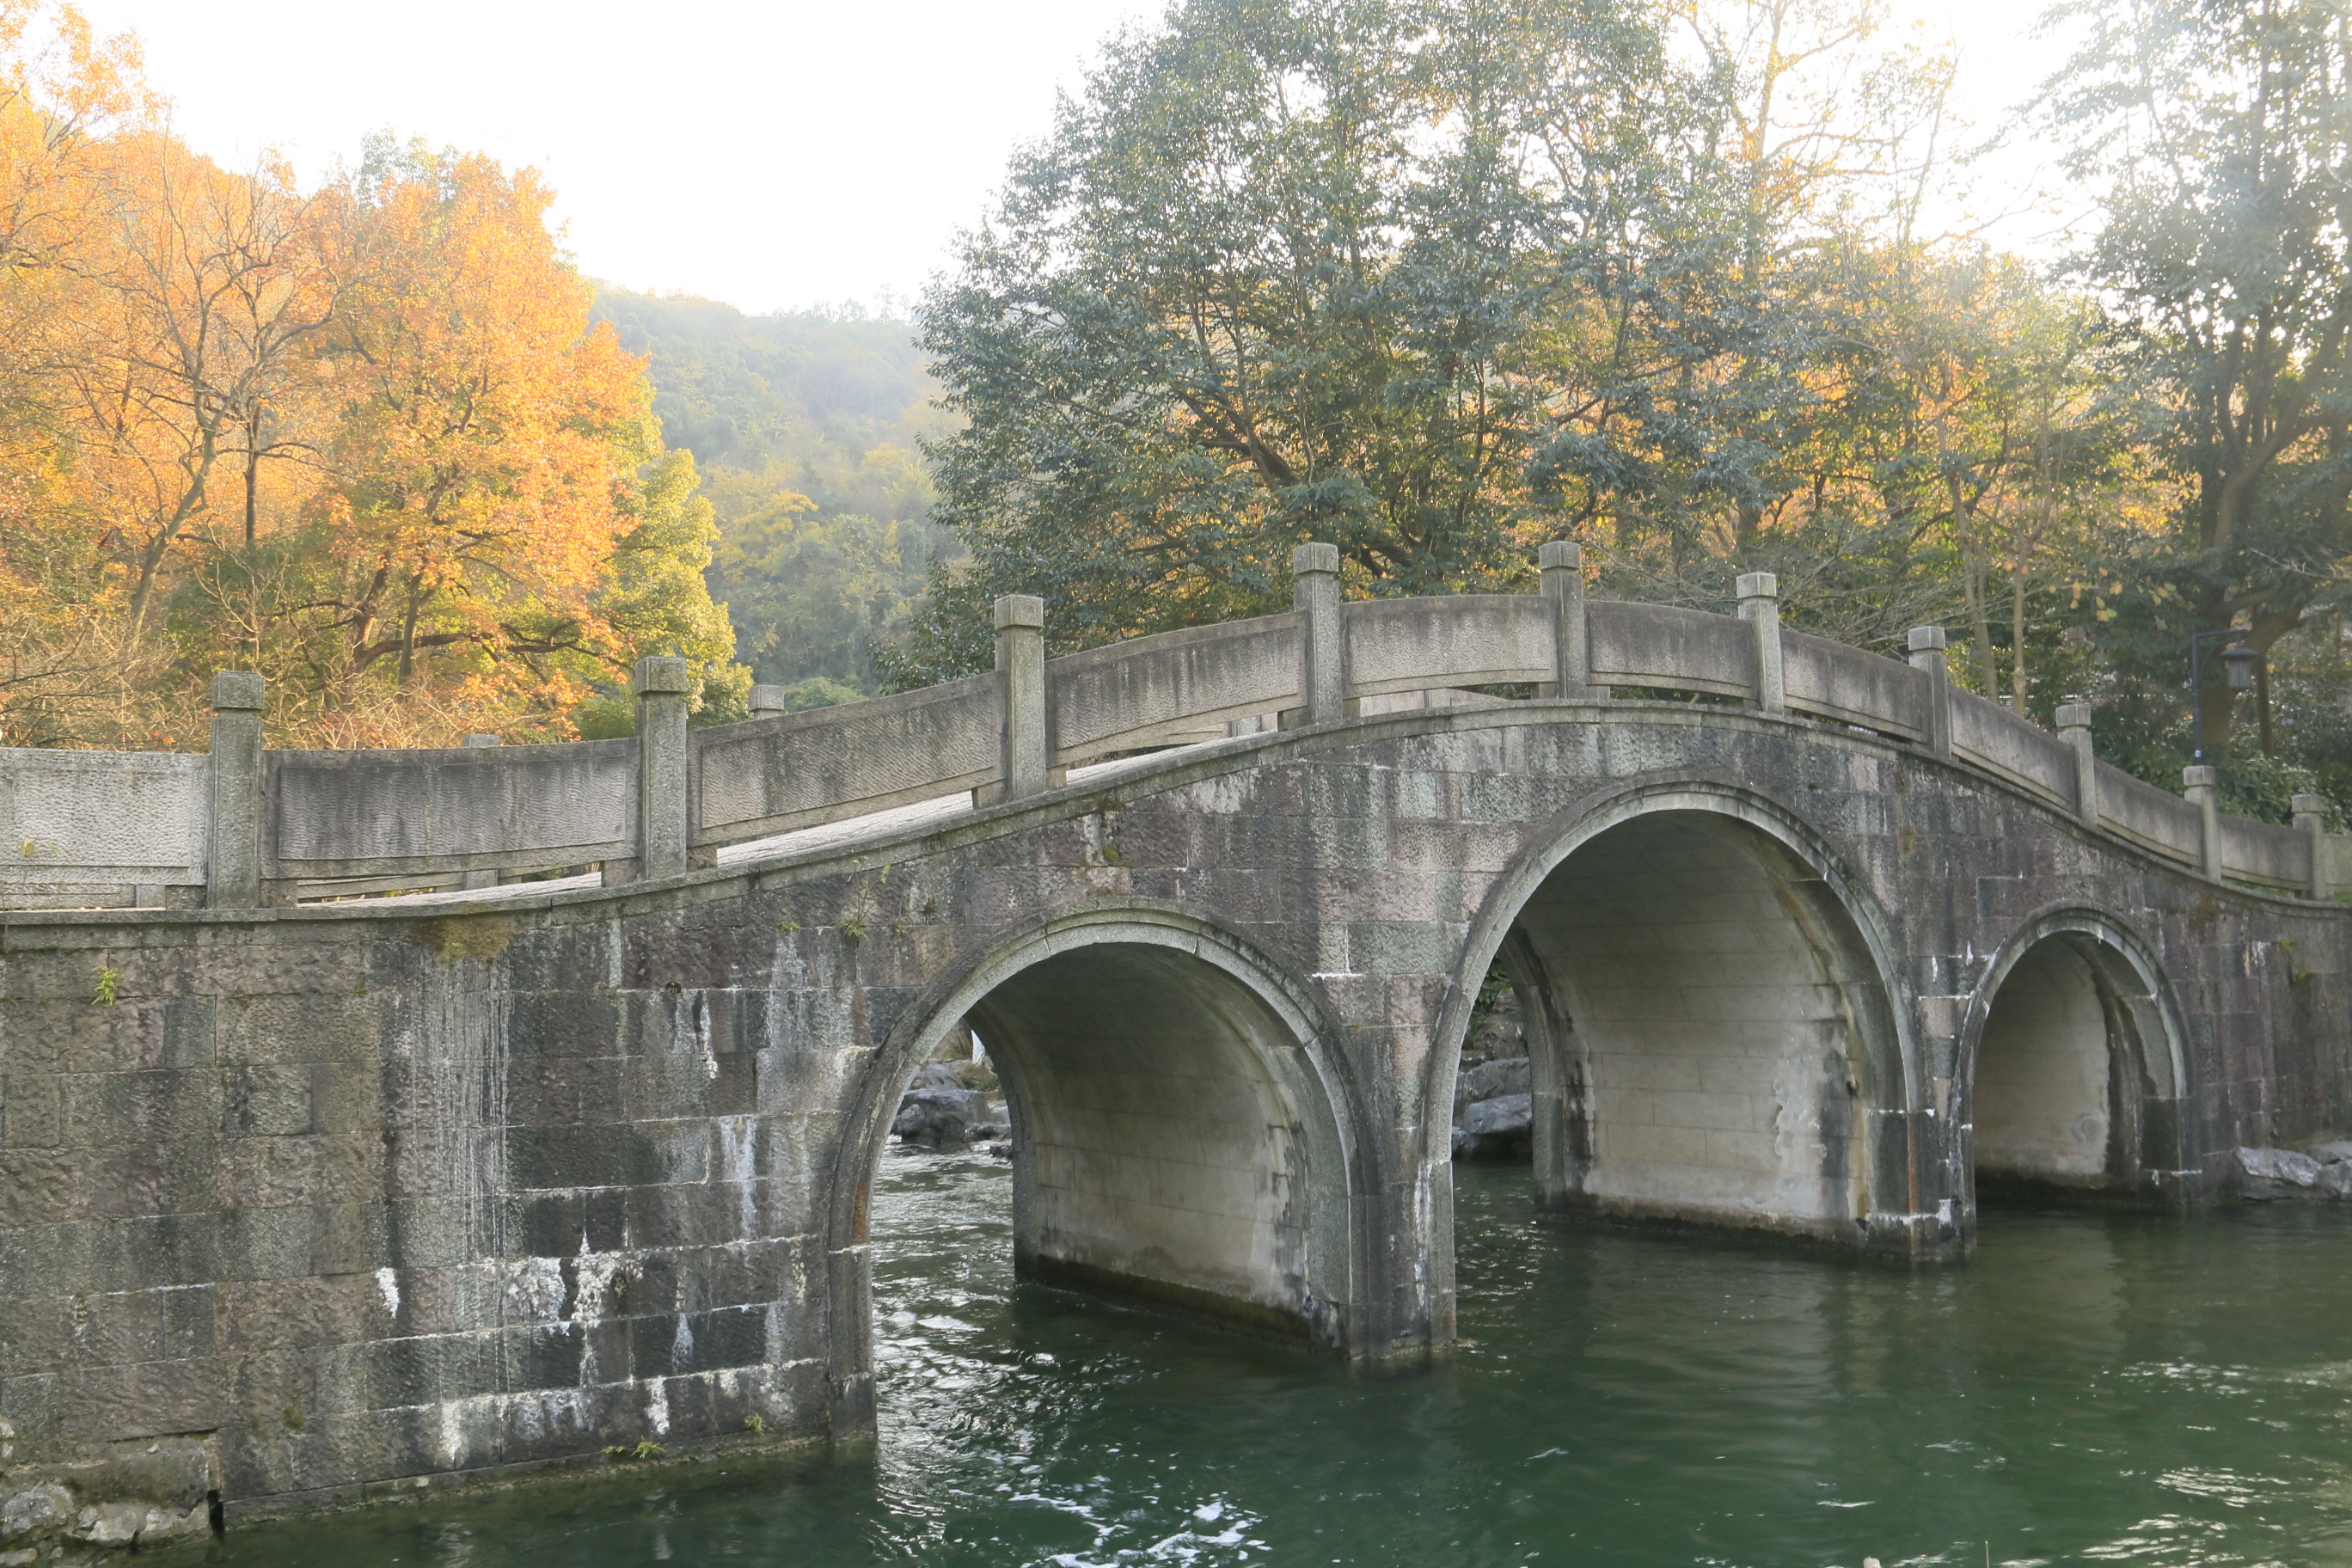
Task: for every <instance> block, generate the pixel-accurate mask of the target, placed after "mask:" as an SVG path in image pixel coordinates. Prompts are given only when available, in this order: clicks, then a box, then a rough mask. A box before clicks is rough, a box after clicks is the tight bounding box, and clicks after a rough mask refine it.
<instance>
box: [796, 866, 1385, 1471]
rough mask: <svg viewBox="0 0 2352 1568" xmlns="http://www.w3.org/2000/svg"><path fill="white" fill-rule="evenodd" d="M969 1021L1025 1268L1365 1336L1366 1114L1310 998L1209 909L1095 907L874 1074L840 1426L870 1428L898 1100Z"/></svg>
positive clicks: (866, 1100) (847, 1274)
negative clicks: (1006, 1167)
mask: <svg viewBox="0 0 2352 1568" xmlns="http://www.w3.org/2000/svg"><path fill="white" fill-rule="evenodd" d="M967 1016H968V1017H969V1018H970V1019H971V1022H972V1024H973V1025H974V1026H976V1027H977V1029H978V1031H979V1033H980V1035H981V1037H982V1039H983V1040H985V1041H986V1042H987V1045H988V1047H989V1052H990V1057H991V1059H992V1061H993V1063H994V1064H995V1066H996V1068H997V1070H998V1072H999V1074H1000V1075H1001V1077H1002V1079H1003V1084H1004V1088H1005V1098H1006V1102H1007V1107H1008V1109H1009V1110H1010V1111H1011V1113H1012V1121H1013V1237H1014V1240H1013V1259H1014V1265H1015V1268H1016V1271H1017V1272H1018V1273H1019V1274H1020V1275H1021V1276H1023V1277H1024V1278H1028V1279H1038V1280H1042V1281H1045V1282H1048V1283H1053V1284H1059V1285H1064V1286H1069V1287H1074V1288H1077V1289H1087V1290H1089V1291H1093V1292H1095V1293H1097V1294H1103V1295H1108V1296H1112V1297H1115V1298H1119V1299H1124V1300H1132V1301H1138V1302H1141V1303H1144V1304H1149V1305H1153V1306H1158V1307H1161V1308H1166V1309H1172V1310H1178V1311H1181V1312H1184V1313H1187V1314H1189V1315H1192V1316H1197V1317H1205V1318H1210V1319H1213V1320H1217V1321H1225V1322H1228V1323H1233V1324H1237V1325H1240V1326H1243V1327H1245V1328H1249V1329H1252V1330H1254V1331H1259V1332H1264V1333H1272V1334H1276V1335H1280V1336H1283V1337H1289V1338H1297V1339H1300V1340H1304V1341H1307V1342H1312V1343H1316V1344H1321V1345H1326V1346H1328V1347H1331V1348H1334V1349H1340V1350H1355V1349H1358V1348H1360V1347H1359V1345H1358V1343H1357V1342H1358V1340H1359V1339H1360V1337H1361V1333H1362V1331H1363V1323H1362V1321H1361V1318H1362V1314H1361V1313H1360V1310H1359V1306H1360V1302H1361V1300H1362V1291H1361V1288H1360V1279H1359V1271H1360V1261H1359V1259H1358V1257H1357V1252H1358V1249H1357V1247H1355V1245H1354V1237H1353V1234H1352V1215H1353V1207H1354V1205H1353V1204H1352V1195H1353V1194H1356V1193H1357V1192H1359V1191H1360V1189H1361V1187H1362V1181H1361V1179H1360V1172H1359V1171H1358V1170H1357V1168H1356V1162H1357V1160H1358V1158H1359V1154H1358V1139H1357V1137H1356V1135H1355V1128H1356V1125H1357V1120H1358V1119H1357V1117H1356V1115H1355V1114H1354V1111H1353V1110H1352V1097H1351V1096H1350V1095H1349V1092H1348V1090H1347V1089H1346V1087H1345V1082H1344V1079H1343V1078H1342V1077H1341V1076H1340V1075H1339V1073H1338V1071H1337V1070H1336V1064H1335V1063H1334V1062H1333V1061H1332V1060H1331V1059H1330V1058H1329V1057H1328V1055H1327V1053H1326V1051H1325V1049H1324V1040H1325V1038H1326V1037H1327V1036H1328V1033H1329V1027H1328V1025H1327V1024H1326V1023H1325V1022H1324V1021H1323V1020H1322V1018H1321V1017H1320V1016H1319V1014H1318V1010H1317V1007H1316V1004H1315V1002H1314V1001H1313V999H1312V997H1311V995H1310V994H1308V993H1307V991H1306V990H1305V988H1304V987H1303V986H1301V985H1299V984H1297V982H1296V981H1295V980H1294V979H1293V978H1292V977H1291V976H1289V975H1287V974H1286V973H1284V972H1282V971H1281V969H1280V968H1279V967H1278V966H1277V965H1276V964H1275V963H1271V962H1270V961H1268V960H1267V959H1265V957H1264V956H1263V955H1262V954H1260V953H1258V952H1255V951H1254V950H1253V949H1251V948H1250V947H1249V946H1248V945H1247V944H1245V943H1244V942H1241V941H1240V940H1238V939H1237V938H1234V936H1232V935H1231V934H1230V933H1228V932H1224V931H1221V930H1219V929H1217V928H1215V927H1213V926H1212V925H1210V924H1208V923H1207V922H1204V921H1200V920H1198V919H1196V918H1193V917H1189V916H1184V915H1180V914H1177V913H1174V912H1171V911H1166V910H1150V909H1124V910H1118V909H1114V910H1093V911H1088V912H1087V913H1085V914H1081V915H1076V916H1070V917H1066V918H1064V919H1060V920H1055V921H1046V922H1044V923H1042V924H1040V925H1038V926H1036V927H1035V928H1034V929H1032V930H1029V931H1024V932H1023V933H1021V934H1020V935H1018V936H1016V937H1014V938H1013V939H1012V940H1010V941H1008V942H1005V943H1003V945H1002V946H1000V947H999V948H998V949H997V950H996V951H995V952H992V953H991V954H989V955H988V956H987V957H986V958H984V959H982V960H981V961H980V962H979V963H976V964H974V965H972V966H971V969H970V970H969V971H968V972H967V973H964V974H963V975H962V976H961V978H960V979H959V980H957V981H956V982H955V983H954V984H950V985H948V986H945V987H942V988H940V989H938V990H936V991H935V992H934V994H932V995H931V996H930V997H929V998H928V999H927V1001H926V1002H925V1004H924V1005H920V1006H919V1007H917V1008H915V1009H912V1010H910V1012H909V1015H908V1017H907V1018H906V1019H905V1020H902V1022H901V1024H900V1026H898V1028H896V1029H894V1030H893V1031H892V1034H891V1037H890V1040H889V1042H888V1044H887V1046H886V1047H885V1048H884V1049H883V1050H882V1051H881V1052H880V1053H879V1054H878V1056H877V1059H876V1061H875V1062H874V1063H873V1065H872V1066H871V1067H870V1068H869V1069H868V1071H867V1073H866V1083H865V1086H864V1088H863V1090H862V1092H861V1094H860V1097H859V1100H858V1109H857V1111H856V1114H855V1115H854V1117H853V1118H852V1121H851V1123H850V1124H849V1126H848V1127H846V1128H845V1135H844V1137H843V1140H842V1144H841V1152H840V1156H839V1159H838V1161H837V1163H836V1166H835V1205H834V1214H833V1217H832V1222H831V1231H832V1246H831V1248H830V1250H831V1254H832V1259H833V1262H832V1274H833V1279H832V1290H831V1299H832V1300H833V1301H834V1303H835V1313H836V1321H835V1323H834V1325H833V1327H834V1335H833V1338H834V1343H835V1356H834V1368H833V1384H834V1389H835V1402H836V1414H835V1420H836V1426H835V1430H836V1431H841V1430H857V1429H861V1428H863V1427H865V1426H870V1410H871V1405H870V1401H871V1367H872V1321H871V1316H872V1315H871V1310H870V1293H871V1261H870V1258H869V1256H868V1254H867V1251H866V1194H868V1193H869V1191H870V1189H871V1184H872V1181H873V1178H874V1173H875V1171H876V1168H877V1165H878V1163H879V1162H880V1159H881V1152H882V1147H883V1143H884V1140H885V1138H886V1136H887V1127H888V1124H889V1121H890V1111H891V1110H892V1109H893V1108H894V1107H895V1106H896V1104H897V1102H898V1095H899V1092H900V1091H901V1090H902V1089H904V1088H905V1086H906V1083H907V1080H908V1078H909V1076H910V1075H911V1074H912V1073H913V1071H914V1069H915V1068H916V1066H917V1065H918V1064H919V1063H920V1062H921V1061H923V1060H925V1059H927V1058H929V1055H930V1054H931V1052H932V1051H933V1050H934V1049H935V1048H936V1047H937V1046H938V1045H939V1043H940V1040H941V1039H943V1038H944V1037H946V1036H947V1034H948V1033H949V1032H950V1030H952V1029H955V1028H957V1027H959V1026H960V1023H961V1020H962V1019H964V1018H966V1017H967ZM842 1315H847V1316H848V1317H850V1318H851V1319H852V1321H847V1322H844V1321H840V1318H841V1316H842ZM844 1405H847V1406H848V1408H846V1409H844V1408H843V1406H844Z"/></svg>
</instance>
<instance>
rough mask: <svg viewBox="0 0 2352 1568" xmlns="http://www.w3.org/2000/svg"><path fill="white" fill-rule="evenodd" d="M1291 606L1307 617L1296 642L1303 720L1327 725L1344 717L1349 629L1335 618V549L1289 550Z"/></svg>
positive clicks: (1310, 546)
mask: <svg viewBox="0 0 2352 1568" xmlns="http://www.w3.org/2000/svg"><path fill="white" fill-rule="evenodd" d="M1290 578H1291V583H1290V604H1291V607H1292V608H1293V609H1295V610H1297V612H1298V613H1299V615H1300V616H1304V617H1305V618H1306V622H1307V624H1306V626H1305V627H1304V628H1303V629H1302V630H1301V631H1300V633H1299V638H1298V696H1299V705H1300V709H1301V710H1302V712H1303V715H1304V721H1305V722H1307V723H1309V724H1328V723H1329V722H1330V721H1332V720H1334V719H1344V718H1345V717H1347V713H1348V631H1347V627H1346V626H1345V625H1344V624H1343V623H1342V622H1341V620H1340V618H1339V617H1340V614H1341V611H1340V608H1339V546H1338V545H1336V544H1301V545H1299V546H1297V548H1296V549H1294V550H1292V551H1291V552H1290Z"/></svg>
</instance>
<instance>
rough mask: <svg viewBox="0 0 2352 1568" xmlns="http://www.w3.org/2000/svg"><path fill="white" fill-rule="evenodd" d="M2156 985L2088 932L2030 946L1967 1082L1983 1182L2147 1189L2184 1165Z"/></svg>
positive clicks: (1995, 991) (1984, 1027)
mask: <svg viewBox="0 0 2352 1568" xmlns="http://www.w3.org/2000/svg"><path fill="white" fill-rule="evenodd" d="M2175 1076H2176V1065H2175V1063H2174V1061H2173V1052H2172V1051H2171V1049H2170V1048H2169V1040H2168V1036H2167V1031H2166V1030H2165V1027H2164V1023H2163V1018H2162V1010H2161V1008H2160V1007H2159V1005H2158V1002H2157V999H2156V997H2155V995H2154V992H2153V986H2152V984H2150V982H2149V981H2148V979H2147V976H2146V975H2144V974H2142V973H2140V972H2139V969H2138V967H2137V966H2136V965H2135V964H2133V963H2131V962H2130V961H2129V959H2128V958H2127V957H2126V955H2125V954H2124V953H2123V952H2120V951H2118V950H2117V949H2116V947H2114V946H2113V945H2111V944H2110V943H2108V942H2105V941H2103V940H2101V938H2100V936H2099V935H2098V934H2097V933H2096V932H2095V931H2078V930H2068V929H2060V930H2055V931H2050V932H2048V933H2046V934H2042V935H2039V936H2035V937H2033V938H2032V939H2031V940H2029V941H2027V942H2024V943H2023V944H2022V945H2021V949H2020V951H2019V952H2018V953H2017V955H2016V957H2015V958H2014V960H2013V961H2012V962H2011V963H2010V964H2009V965H2008V966H2007V968H2006V970H2005V971H2003V972H2001V973H2000V975H1999V978H1998V981H1997V983H1996V984H1995V985H1994V986H1993V988H1992V990H1991V995H1990V1004H1989V1005H1987V1006H1986V1007H1985V1008H1984V1010H1983V1017H1982V1022H1981V1026H1980V1028H1979V1032H1978V1036H1977V1040H1976V1049H1975V1053H1974V1060H1973V1067H1972V1072H1971V1077H1970V1084H1969V1121H1970V1134H1971V1139H1970V1143H1971V1148H1972V1150H1973V1158H1974V1168H1975V1176H1976V1181H1977V1184H1978V1185H1979V1187H1993V1188H2000V1187H2010V1186H2024V1187H2040V1188H2045V1189H2047V1188H2064V1189H2073V1190H2076V1191H2097V1192H2106V1193H2119V1194H2129V1193H2146V1192H2148V1191H2151V1190H2152V1188H2153V1187H2154V1186H2155V1185H2156V1184H2158V1174H2159V1173H2163V1172H2166V1171H2168V1170H2170V1169H2172V1168H2173V1167H2175V1166H2177V1165H2178V1164H2179V1163H2180V1158H2179V1098H2178V1090H2177V1089H2175V1087H2174V1079H2175Z"/></svg>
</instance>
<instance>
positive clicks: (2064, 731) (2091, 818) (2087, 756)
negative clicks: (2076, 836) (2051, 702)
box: [2058, 700, 2099, 828]
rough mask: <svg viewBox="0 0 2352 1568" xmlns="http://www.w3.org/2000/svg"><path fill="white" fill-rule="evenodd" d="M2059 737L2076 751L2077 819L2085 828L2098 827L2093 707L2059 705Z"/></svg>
mask: <svg viewBox="0 0 2352 1568" xmlns="http://www.w3.org/2000/svg"><path fill="white" fill-rule="evenodd" d="M2058 738H2059V739H2060V740H2062V741H2063V742H2066V744H2067V745H2068V746H2069V747H2071V748H2072V749H2073V750H2074V816H2075V818H2076V819H2077V820H2078V821H2080V822H2081V823H2082V825H2083V826H2085V827H2092V828H2095V827H2097V826H2099V753H2098V752H2095V751H2093V750H2092V749H2091V705H2090V704H2089V703H2087V702H2083V701H2079V700H2077V701H2069V702H2062V703H2060V704H2059V705H2058Z"/></svg>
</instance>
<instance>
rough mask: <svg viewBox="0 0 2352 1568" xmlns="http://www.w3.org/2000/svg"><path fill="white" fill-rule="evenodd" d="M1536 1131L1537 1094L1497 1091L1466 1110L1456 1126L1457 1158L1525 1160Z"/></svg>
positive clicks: (1455, 1143) (1455, 1150) (1455, 1154)
mask: <svg viewBox="0 0 2352 1568" xmlns="http://www.w3.org/2000/svg"><path fill="white" fill-rule="evenodd" d="M1534 1131H1535V1097H1534V1096H1533V1095H1530V1094H1527V1093H1519V1094H1503V1095H1497V1096H1496V1097H1495V1098H1494V1099H1491V1100H1479V1101H1477V1102H1476V1103H1475V1104H1473V1105H1471V1106H1470V1107H1469V1108H1468V1109H1466V1110H1464V1111H1463V1113H1462V1118H1461V1120H1460V1121H1458V1122H1457V1123H1456V1124H1455V1125H1454V1158H1455V1159H1457V1160H1524V1159H1526V1158H1527V1157H1528V1145H1529V1141H1530V1140H1531V1139H1532V1138H1533V1137H1534Z"/></svg>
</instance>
